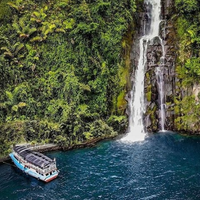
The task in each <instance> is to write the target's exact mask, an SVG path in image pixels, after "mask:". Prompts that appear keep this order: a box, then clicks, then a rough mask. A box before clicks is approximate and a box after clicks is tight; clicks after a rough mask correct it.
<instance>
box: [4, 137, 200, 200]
mask: <svg viewBox="0 0 200 200" xmlns="http://www.w3.org/2000/svg"><path fill="white" fill-rule="evenodd" d="M47 155H48V156H49V157H52V158H54V157H55V158H56V159H57V166H58V168H59V169H60V174H59V177H58V178H57V179H55V180H54V181H52V182H50V183H47V184H45V183H43V182H40V181H38V180H37V179H34V178H32V177H29V176H26V175H25V174H23V173H22V172H20V171H19V170H17V169H16V168H14V167H11V166H8V165H4V164H2V165H0V199H1V200H5V199H9V200H10V199H12V200H16V199H17V200H25V199H32V200H42V199H45V200H55V199H56V200H77V199H78V200H98V199H102V200H116V199H117V200H118V199H119V200H149V199H156V200H163V199H173V200H186V199H192V200H195V199H200V159H199V158H200V138H194V137H184V136H180V135H178V134H174V133H162V134H159V133H158V134H155V135H149V137H147V138H146V139H145V140H144V141H142V142H133V143H124V142H121V141H120V140H116V141H106V142H102V143H99V144H97V146H95V147H92V148H86V149H79V150H72V151H68V152H52V153H48V154H47Z"/></svg>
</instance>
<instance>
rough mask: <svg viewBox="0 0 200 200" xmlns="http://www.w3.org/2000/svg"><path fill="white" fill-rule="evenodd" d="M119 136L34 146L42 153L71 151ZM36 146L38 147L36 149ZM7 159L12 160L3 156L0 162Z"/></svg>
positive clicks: (2, 162)
mask: <svg viewBox="0 0 200 200" xmlns="http://www.w3.org/2000/svg"><path fill="white" fill-rule="evenodd" d="M117 137H119V135H117V136H109V137H102V138H95V139H92V140H89V141H87V142H84V143H81V144H73V145H71V146H68V147H62V146H58V145H55V144H46V147H45V145H36V146H33V151H38V152H40V153H44V152H52V151H59V150H60V151H69V150H73V149H81V148H86V147H94V146H95V145H96V144H97V143H98V142H101V141H103V140H109V139H114V138H117ZM34 147H36V148H35V149H34ZM6 161H11V158H10V157H9V156H6V157H2V158H0V164H4V162H6Z"/></svg>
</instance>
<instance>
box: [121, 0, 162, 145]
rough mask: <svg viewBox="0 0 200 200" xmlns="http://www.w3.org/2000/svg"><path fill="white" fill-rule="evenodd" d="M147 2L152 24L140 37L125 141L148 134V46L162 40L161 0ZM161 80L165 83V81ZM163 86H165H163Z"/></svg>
mask: <svg viewBox="0 0 200 200" xmlns="http://www.w3.org/2000/svg"><path fill="white" fill-rule="evenodd" d="M145 4H146V8H147V12H148V13H147V15H148V18H149V19H148V21H150V24H149V26H148V24H147V25H146V24H145V27H144V35H143V36H142V37H141V39H140V55H139V61H138V66H137V69H136V72H135V80H134V84H133V88H132V91H131V93H130V100H129V110H130V113H129V130H128V134H127V135H126V136H125V137H124V138H122V140H123V141H142V140H144V138H145V135H146V134H145V129H144V124H143V115H144V113H145V107H146V106H145V103H144V77H145V67H146V63H147V48H148V44H152V43H153V42H154V38H159V39H160V40H161V41H162V39H161V38H160V36H159V29H160V22H161V19H160V14H161V0H145ZM163 52H164V45H163ZM161 82H162V83H163V81H161ZM161 88H163V86H162V87H161ZM163 105H164V104H163ZM163 113H164V112H163ZM163 118H164V117H163ZM163 118H162V119H163ZM163 124H164V122H163Z"/></svg>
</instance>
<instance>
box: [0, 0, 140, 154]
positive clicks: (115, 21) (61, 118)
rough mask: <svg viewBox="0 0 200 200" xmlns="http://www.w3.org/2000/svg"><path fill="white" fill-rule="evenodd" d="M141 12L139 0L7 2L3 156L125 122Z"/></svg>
mask: <svg viewBox="0 0 200 200" xmlns="http://www.w3.org/2000/svg"><path fill="white" fill-rule="evenodd" d="M137 3H139V1H138V2H137ZM135 12H136V2H135V0H125V1H119V0H96V1H93V0H81V1H80V0H73V1H70V0H57V1H53V0H40V1H38V0H27V1H23V0H15V1H14V0H13V1H8V0H3V1H1V3H0V21H1V22H2V23H1V24H2V25H1V26H0V93H1V95H0V131H1V133H0V146H1V149H0V154H3V153H6V151H7V150H8V149H9V148H8V147H9V145H11V144H12V143H15V142H22V141H24V142H27V141H36V142H41V141H46V142H48V141H51V142H57V143H58V144H61V145H64V146H66V145H72V144H76V143H80V142H84V141H85V140H89V139H92V138H98V137H105V136H107V135H116V132H121V131H122V130H123V129H124V128H125V126H126V121H127V120H126V117H125V116H124V114H125V113H124V111H125V108H126V102H125V101H124V97H125V94H126V85H127V78H126V77H127V76H128V75H127V74H129V61H128V60H127V59H128V57H129V49H130V46H129V44H130V41H131V38H132V35H131V34H132V33H131V32H130V28H131V31H134V29H133V26H134V19H135V16H136V17H137V15H136V14H135ZM128 30H129V33H128ZM127 55H128V56H127Z"/></svg>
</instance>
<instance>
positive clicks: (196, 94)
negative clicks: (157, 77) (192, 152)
mask: <svg viewBox="0 0 200 200" xmlns="http://www.w3.org/2000/svg"><path fill="white" fill-rule="evenodd" d="M175 6H176V10H177V15H176V28H177V35H178V45H179V56H178V67H177V72H178V78H179V79H180V83H179V85H178V87H179V88H180V91H179V93H178V96H177V97H176V99H175V103H176V105H177V106H176V110H175V111H176V113H179V114H178V115H179V116H178V117H177V119H176V124H177V127H178V129H179V130H189V131H191V132H199V131H200V121H199V118H200V112H199V111H200V89H199V88H200V87H199V85H200V21H199V19H200V2H199V1H198V0H175ZM184 90H185V92H183V91H184ZM181 91H182V92H181Z"/></svg>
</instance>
